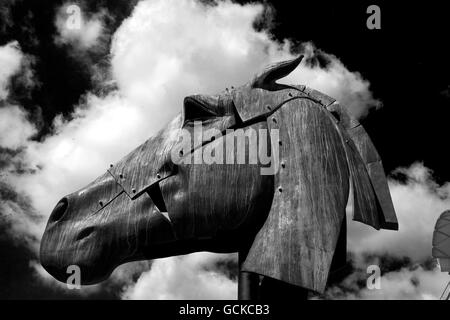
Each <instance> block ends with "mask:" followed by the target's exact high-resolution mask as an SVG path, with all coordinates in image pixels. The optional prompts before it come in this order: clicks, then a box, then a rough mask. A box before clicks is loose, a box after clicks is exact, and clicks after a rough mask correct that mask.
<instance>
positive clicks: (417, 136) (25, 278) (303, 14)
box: [0, 0, 450, 298]
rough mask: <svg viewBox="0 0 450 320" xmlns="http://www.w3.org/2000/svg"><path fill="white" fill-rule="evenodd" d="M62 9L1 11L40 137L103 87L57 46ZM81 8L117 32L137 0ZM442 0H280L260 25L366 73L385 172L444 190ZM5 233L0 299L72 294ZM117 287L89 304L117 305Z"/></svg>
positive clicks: (18, 88)
mask: <svg viewBox="0 0 450 320" xmlns="http://www.w3.org/2000/svg"><path fill="white" fill-rule="evenodd" d="M238 2H240V1H238ZM63 3H64V2H63V1H20V0H17V1H5V0H2V2H1V4H0V11H1V13H0V45H4V44H6V43H8V42H9V41H11V40H18V41H19V43H20V46H21V48H22V51H23V52H26V53H29V54H32V55H34V56H35V57H36V61H35V64H34V65H33V69H34V70H35V75H36V78H37V79H38V80H39V85H38V86H36V87H34V88H32V89H31V90H29V89H28V88H26V87H24V86H23V84H22V83H20V81H16V82H15V81H14V80H13V88H12V90H11V92H12V93H13V94H14V95H13V97H12V98H13V99H14V100H16V101H17V102H18V103H20V104H21V105H22V106H24V107H25V108H26V109H27V110H28V111H29V112H30V113H31V114H32V115H33V120H34V122H36V123H37V124H38V125H39V128H40V130H41V131H40V133H39V134H38V136H37V137H36V139H42V138H43V137H45V135H46V134H48V133H49V130H50V124H51V123H52V120H53V118H54V117H55V116H56V115H57V114H61V113H62V114H64V115H65V116H69V115H70V112H71V111H72V108H73V106H74V105H75V104H76V103H77V102H78V101H79V99H80V96H81V95H82V94H83V93H84V92H86V91H87V90H95V85H96V84H95V83H94V82H93V80H92V78H91V76H90V72H89V71H88V70H87V68H86V67H85V66H83V65H80V59H76V58H75V57H73V56H71V55H70V54H68V51H67V50H65V48H64V46H56V45H55V44H54V41H53V35H54V34H55V32H56V30H55V25H54V16H55V10H56V8H58V7H59V6H60V5H61V4H63ZM82 3H83V4H84V6H85V8H84V9H85V10H88V11H92V12H96V11H98V10H99V9H100V8H107V9H108V12H109V13H110V17H109V19H107V20H106V24H107V29H108V30H109V33H110V35H111V34H113V33H114V30H115V29H116V28H117V27H118V26H120V24H121V22H122V21H123V19H124V18H126V17H128V16H129V14H130V13H131V11H132V8H133V6H134V4H135V3H136V1H125V0H124V1H106V0H102V1H97V0H95V1H84V2H82ZM441 3H443V2H440V3H434V2H433V3H431V2H426V3H421V4H420V5H419V4H418V5H413V4H412V3H411V2H406V1H404V2H398V1H395V4H394V1H358V2H356V1H355V2H354V3H353V2H349V1H345V2H344V1H342V2H340V3H337V2H335V1H289V2H288V1H283V2H280V3H272V4H271V8H272V9H271V10H270V14H271V16H272V17H273V19H272V20H271V21H263V22H261V23H258V24H256V26H255V27H257V28H269V29H270V31H271V33H272V34H274V36H275V37H277V38H279V39H284V38H288V39H291V40H293V41H294V42H296V43H300V42H304V41H312V42H314V43H315V45H316V46H317V47H318V48H320V49H322V50H324V51H326V52H328V53H332V54H335V55H336V56H338V57H339V59H340V60H341V61H342V62H343V63H344V65H345V66H347V68H348V69H349V70H350V71H359V72H360V73H361V74H362V76H363V78H365V79H368V80H369V81H370V83H371V91H372V92H373V93H374V97H375V98H376V99H379V100H381V101H382V102H383V107H382V108H381V109H379V110H372V112H371V113H370V114H369V116H368V117H367V118H366V119H365V120H364V121H363V125H364V126H365V128H366V130H367V131H368V132H369V135H370V136H371V138H372V140H373V141H374V144H375V146H376V147H377V149H378V151H379V153H380V154H381V157H382V159H383V162H384V166H385V169H386V172H390V171H392V170H393V169H395V168H397V167H399V166H408V165H410V164H412V163H413V162H416V161H421V162H424V164H425V166H426V167H428V168H431V169H432V170H433V171H434V178H435V179H436V181H438V182H439V183H443V182H445V181H450V169H449V163H450V153H448V152H447V147H448V137H449V133H448V132H449V129H448V121H449V115H450V108H449V107H450V106H449V102H450V60H449V57H450V52H449V48H448V47H447V46H446V43H447V42H448V31H449V21H450V20H449V19H448V11H447V10H445V9H446V8H445V7H444V5H443V4H441ZM370 4H377V5H379V6H380V8H381V30H369V29H367V27H366V19H367V17H368V14H366V8H367V6H368V5H370ZM8 17H9V18H8ZM108 52H109V47H108V46H107V47H105V48H103V49H101V50H97V51H95V52H90V53H89V55H90V56H89V59H90V61H91V62H92V64H95V65H98V66H99V67H101V66H102V65H106V64H107V58H108ZM323 63H326V61H324V62H323ZM0 151H2V150H0ZM0 165H1V162H0ZM396 178H398V179H401V178H402V177H401V176H398V177H396ZM1 192H6V191H4V190H3V191H1ZM0 222H1V221H0ZM2 228H4V226H2V225H0V298H61V297H67V298H69V297H71V296H70V295H67V294H65V293H61V292H60V291H58V292H56V291H52V290H51V289H49V288H44V287H42V286H41V285H40V284H38V283H35V282H34V281H35V280H34V278H33V277H32V275H31V271H30V267H29V265H28V261H29V255H31V254H32V253H31V252H29V251H28V249H26V248H25V247H20V245H17V244H16V245H14V244H12V242H11V241H10V239H8V237H7V236H6V235H5V233H4V232H2V230H1V229H2ZM110 289H111V288H109V289H108V288H106V289H105V290H104V291H102V292H99V293H98V294H97V295H94V296H91V298H92V297H95V298H115V297H116V296H115V293H114V290H110Z"/></svg>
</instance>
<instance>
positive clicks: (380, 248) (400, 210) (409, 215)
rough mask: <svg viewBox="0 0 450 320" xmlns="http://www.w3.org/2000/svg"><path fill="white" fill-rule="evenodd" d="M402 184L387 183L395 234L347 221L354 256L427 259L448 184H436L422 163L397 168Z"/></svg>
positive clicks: (447, 199) (446, 203)
mask: <svg viewBox="0 0 450 320" xmlns="http://www.w3.org/2000/svg"><path fill="white" fill-rule="evenodd" d="M393 173H397V174H403V175H404V176H405V178H406V182H405V183H401V182H399V181H396V180H390V181H389V186H390V191H391V195H392V199H393V202H394V207H395V211H396V213H397V217H398V220H399V231H388V230H380V231H376V230H373V229H372V228H370V227H368V226H366V225H363V224H361V223H358V222H349V229H348V237H349V240H348V246H349V249H350V250H351V251H352V252H354V253H363V252H364V253H376V254H386V253H387V254H390V255H392V256H395V257H399V258H401V257H408V258H410V259H411V260H412V261H415V262H420V261H424V260H426V259H427V258H429V257H430V256H431V239H432V236H433V230H434V226H435V224H436V220H437V218H438V217H439V215H440V214H441V213H442V212H443V211H445V210H448V209H449V208H450V184H449V183H445V184H444V185H442V186H440V185H438V184H437V183H436V182H435V181H434V180H433V179H432V171H431V170H430V169H428V168H426V167H425V166H424V165H423V164H422V163H415V164H413V165H411V166H410V167H409V168H398V169H397V170H396V171H394V172H393Z"/></svg>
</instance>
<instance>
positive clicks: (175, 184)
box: [40, 56, 398, 299]
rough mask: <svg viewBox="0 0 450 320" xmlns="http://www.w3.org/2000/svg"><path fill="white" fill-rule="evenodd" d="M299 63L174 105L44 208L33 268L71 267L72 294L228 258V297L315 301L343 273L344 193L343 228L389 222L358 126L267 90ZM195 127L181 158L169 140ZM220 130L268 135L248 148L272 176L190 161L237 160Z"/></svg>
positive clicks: (391, 216) (325, 106)
mask: <svg viewBox="0 0 450 320" xmlns="http://www.w3.org/2000/svg"><path fill="white" fill-rule="evenodd" d="M301 60H302V56H300V57H298V58H296V59H293V60H290V61H285V62H280V63H277V64H274V65H272V66H269V67H268V68H266V69H265V70H264V71H263V72H262V73H260V74H258V75H257V76H255V77H254V79H253V80H252V81H250V82H249V83H248V84H246V85H244V86H241V87H238V88H232V89H230V90H226V91H224V92H222V93H220V94H219V95H216V96H206V95H194V96H189V97H186V98H185V100H184V107H183V112H182V114H180V115H179V116H177V117H176V118H175V119H174V120H173V121H172V122H171V123H170V124H169V125H168V126H167V127H165V128H164V129H162V130H161V131H160V132H159V133H157V134H156V135H155V136H154V137H152V138H150V139H149V140H147V141H146V142H145V143H144V144H142V145H141V146H139V147H138V148H136V149H135V150H134V151H132V152H131V153H130V154H129V155H127V156H126V157H125V158H124V159H122V160H121V161H119V162H118V163H117V164H115V165H111V166H110V168H109V169H108V170H107V172H106V173H104V174H103V175H102V176H100V177H99V178H97V179H96V180H95V181H93V182H92V183H90V184H89V185H87V186H86V187H85V188H83V189H81V190H79V191H77V192H74V193H72V194H70V195H67V196H66V197H64V198H63V199H62V200H61V201H60V202H59V203H58V204H57V205H56V207H55V209H54V210H53V212H52V214H51V216H50V218H49V221H48V224H47V228H46V230H45V233H44V235H43V238H42V242H41V251H40V255H41V263H42V265H43V266H44V268H45V269H46V270H47V271H48V272H49V273H50V274H51V275H53V276H54V277H55V278H56V279H58V280H60V281H66V278H67V274H66V269H67V267H68V266H69V265H78V266H79V267H80V269H81V273H82V277H81V281H82V284H93V283H96V282H99V281H102V280H104V279H106V278H107V277H108V276H109V275H110V273H111V272H112V271H113V270H114V268H115V267H117V266H118V265H120V264H123V263H125V262H129V261H135V260H142V259H156V258H162V257H168V256H174V255H181V254H187V253H192V252H196V251H212V252H223V253H225V252H239V267H240V270H239V272H240V276H239V294H238V296H239V298H240V299H248V298H255V297H256V298H257V297H261V295H260V294H259V293H258V290H260V284H259V280H260V278H261V279H265V280H267V281H274V282H280V283H287V284H289V285H291V286H295V287H300V288H303V289H304V290H307V291H314V292H319V293H321V292H323V291H324V290H325V287H326V284H327V279H328V277H329V274H330V273H332V272H333V270H335V269H337V268H339V267H340V265H341V264H342V263H343V262H344V263H345V255H346V248H345V246H346V229H345V212H346V205H347V201H348V198H349V193H350V189H351V190H352V193H351V194H352V195H353V197H352V203H353V206H352V208H353V219H354V220H356V221H360V222H362V223H365V224H367V225H370V226H372V227H374V228H376V229H380V228H384V229H394V230H396V229H398V224H397V218H396V215H395V212H394V208H393V205H392V200H391V197H390V194H389V189H388V185H387V180H386V177H385V174H384V171H383V167H382V164H381V160H380V157H379V155H378V153H377V151H376V150H375V147H374V146H373V144H372V142H371V140H370V138H369V137H368V135H367V133H366V132H365V130H364V128H363V127H362V126H361V125H360V124H359V122H358V121H357V120H356V119H353V118H352V117H351V116H350V115H349V113H348V112H347V111H346V109H345V107H343V106H341V105H340V104H339V103H338V102H336V101H335V100H334V99H332V98H330V97H328V96H326V95H324V94H322V93H320V92H318V91H316V90H313V89H310V88H308V87H305V86H303V85H283V84H278V83H277V82H276V81H277V80H278V79H280V78H282V77H284V76H286V75H288V74H289V73H290V72H292V71H293V70H294V69H295V68H296V67H297V66H298V64H299V63H300V61H301ZM199 122H201V125H202V127H203V129H204V130H203V134H201V135H200V136H199V135H197V136H196V137H194V139H192V140H191V142H190V145H189V148H186V143H185V142H183V141H182V140H183V139H182V138H181V136H182V135H181V132H186V131H187V132H193V130H194V124H195V123H199ZM205 129H215V131H214V132H219V133H221V134H220V135H215V136H214V135H213V136H211V135H208V134H206V132H208V130H205ZM231 129H234V130H236V131H237V129H254V131H255V132H264V131H267V132H268V131H276V132H277V135H276V138H274V136H273V135H270V134H266V135H259V136H258V137H257V138H256V140H254V141H256V144H257V146H258V147H260V146H266V147H267V149H268V151H269V152H271V161H272V162H277V164H276V166H277V168H278V167H279V169H278V170H276V171H274V172H273V174H261V168H264V167H269V166H271V165H272V166H273V163H271V164H266V163H262V162H261V161H259V160H258V161H256V162H255V161H253V162H251V161H248V162H245V161H244V163H242V162H241V163H229V162H227V161H222V162H219V161H215V162H213V163H205V162H202V163H198V162H195V161H190V160H193V159H194V158H195V157H197V156H198V155H199V153H202V152H204V151H205V149H207V148H213V149H214V152H217V151H218V150H219V148H222V149H220V151H221V152H220V153H219V152H217V153H216V154H215V159H216V160H217V156H218V155H219V156H220V157H223V158H227V159H229V158H231V159H236V158H238V157H239V156H241V155H242V153H244V155H245V157H244V158H245V159H246V160H248V159H249V154H250V153H251V152H252V151H251V150H250V149H251V147H252V142H251V139H250V138H248V139H246V140H245V143H243V144H242V143H241V144H239V143H235V144H233V145H232V147H229V144H227V143H224V142H226V139H228V141H230V140H234V139H235V138H236V136H235V135H236V131H232V130H231ZM233 135H234V136H233ZM230 138H231V139H230ZM275 151H276V152H275ZM174 155H177V158H178V161H174ZM200 157H201V155H200ZM332 262H333V264H332ZM263 282H264V280H263Z"/></svg>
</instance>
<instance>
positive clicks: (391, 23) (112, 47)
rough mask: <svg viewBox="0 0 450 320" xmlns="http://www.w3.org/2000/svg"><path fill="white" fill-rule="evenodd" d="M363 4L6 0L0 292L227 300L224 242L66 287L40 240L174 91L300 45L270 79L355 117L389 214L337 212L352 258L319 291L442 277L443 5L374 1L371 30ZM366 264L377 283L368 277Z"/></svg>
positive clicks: (416, 294)
mask: <svg viewBox="0 0 450 320" xmlns="http://www.w3.org/2000/svg"><path fill="white" fill-rule="evenodd" d="M369 4H372V3H364V2H360V3H358V4H346V5H345V6H344V5H337V4H333V3H331V2H330V3H327V4H326V5H325V4H320V5H318V4H312V3H301V5H298V6H295V7H293V6H292V5H285V6H281V5H279V4H272V3H270V2H268V1H264V2H249V3H242V2H231V1H215V2H212V1H198V0H177V1H175V0H168V1H161V0H141V1H74V2H65V1H42V2H40V3H39V4H36V3H29V2H26V1H19V0H9V1H4V2H2V4H1V5H0V17H1V19H0V229H1V232H0V252H1V253H2V254H1V255H0V298H19V299H22V298H23V299H52V298H62V299H235V298H236V295H237V282H236V281H237V280H236V276H237V255H236V254H213V253H207V252H199V253H194V254H191V255H186V256H179V257H170V258H164V259H158V260H155V261H140V262H134V263H128V264H125V265H122V266H120V267H119V268H117V269H116V270H115V271H114V273H113V274H112V275H111V277H110V279H108V280H107V281H105V282H103V283H101V284H99V285H94V286H85V287H83V288H82V289H81V290H68V289H67V288H66V286H65V285H64V284H61V283H58V282H57V281H56V280H54V279H53V278H52V277H51V276H50V275H49V274H48V273H47V272H46V271H45V270H44V269H43V268H42V267H41V266H40V264H39V261H38V248H39V243H40V238H41V236H42V233H43V230H44V228H45V224H46V221H47V219H48V216H49V214H50V212H51V210H52V208H53V207H54V205H55V204H56V203H57V201H58V200H59V199H60V198H61V197H63V196H64V195H66V194H68V193H70V192H72V191H74V190H77V189H79V188H81V187H83V186H85V185H86V184H87V183H89V182H90V181H92V180H93V179H94V178H96V177H97V176H99V175H100V174H102V173H103V172H104V170H105V168H107V166H108V165H109V163H114V162H116V161H118V160H120V159H121V158H122V157H123V156H124V155H125V154H127V153H128V152H129V151H131V150H132V149H133V148H134V147H136V146H138V145H139V144H141V143H142V142H144V141H145V140H146V139H147V138H149V137H150V136H151V135H152V134H154V133H155V132H156V131H157V130H159V129H160V128H162V127H163V126H164V125H165V124H166V123H167V122H168V121H170V120H171V119H172V118H173V117H174V116H175V115H176V114H177V113H179V112H180V111H181V107H182V101H183V98H184V97H185V96H187V95H191V94H197V93H206V94H208V93H209V94H212V93H216V92H219V91H222V90H223V89H224V88H226V87H230V86H238V85H241V84H244V83H245V82H247V81H248V80H250V79H251V77H252V76H253V74H255V73H257V72H258V71H260V70H261V69H262V68H263V67H264V66H266V65H268V64H270V63H272V62H277V61H282V60H286V59H289V58H292V57H294V56H296V55H298V54H299V53H302V54H304V55H305V59H304V61H303V62H302V64H301V65H300V66H299V67H298V68H297V69H296V70H295V71H294V72H293V73H292V74H291V75H289V76H288V77H287V78H285V79H283V81H282V82H285V83H292V84H305V85H307V86H309V87H312V88H314V89H317V90H320V91H322V92H324V93H326V94H328V95H330V96H333V97H334V98H336V99H338V100H339V101H340V102H341V103H343V104H345V105H346V106H348V108H349V110H351V112H352V113H353V114H354V115H355V116H357V117H358V118H359V119H360V120H361V121H362V123H363V125H364V127H365V128H366V130H367V131H368V133H369V135H370V136H371V138H372V140H373V141H374V144H375V146H376V147H377V149H378V151H379V153H380V155H381V157H382V159H383V163H384V167H385V171H386V173H387V174H388V177H389V187H390V191H391V195H392V198H393V202H394V206H395V209H396V212H397V215H398V219H399V225H400V230H399V231H398V232H394V231H375V230H373V229H371V228H370V227H367V226H364V225H362V224H360V223H357V222H352V221H351V219H348V220H349V221H348V251H349V253H348V260H349V265H350V266H351V268H350V269H349V271H348V274H346V277H345V278H344V279H342V281H341V282H339V283H336V284H334V285H333V286H331V287H330V288H328V290H327V291H326V292H325V294H324V295H322V296H318V297H316V298H320V299H324V298H325V299H437V298H439V296H440V294H441V292H442V290H443V289H444V287H445V285H446V283H447V282H448V280H450V279H449V278H448V275H446V274H444V273H441V272H440V270H439V268H438V266H437V265H436V262H435V261H434V260H433V259H432V258H431V237H432V232H433V229H434V224H435V222H436V219H437V217H438V216H439V215H440V214H441V213H442V211H444V210H446V209H449V208H450V196H449V192H450V184H449V183H448V181H450V170H448V165H447V164H448V163H449V160H450V159H449V158H448V157H449V155H448V154H446V153H445V149H446V148H445V146H446V145H447V144H448V143H447V139H448V133H447V130H446V121H447V119H448V115H449V99H450V95H449V88H450V82H449V80H450V79H449V74H450V73H449V72H448V71H449V64H450V63H449V61H447V57H448V49H446V48H445V47H444V46H443V44H442V42H443V40H442V39H443V38H442V35H443V34H445V32H444V31H445V30H446V29H445V28H446V27H448V26H447V25H445V19H444V20H440V19H438V18H436V15H442V14H443V13H442V10H439V8H436V9H434V10H436V11H431V9H423V8H422V9H421V10H419V9H418V8H415V7H409V6H399V7H394V6H393V5H392V4H390V5H388V4H387V3H386V2H379V6H380V7H381V13H382V16H381V19H382V20H381V21H382V22H381V24H382V27H381V30H369V29H367V27H366V19H367V17H368V15H367V14H366V8H367V6H368V5H369ZM73 5H76V6H77V7H78V8H80V13H81V16H82V20H81V22H80V24H79V25H78V28H75V29H73V28H71V27H70V24H68V21H69V22H70V20H68V19H69V18H70V15H69V14H68V10H70V8H71V6H73ZM419 18H420V19H419ZM371 264H377V265H379V266H380V267H381V271H382V278H381V289H380V290H369V289H367V288H366V286H365V281H366V279H367V277H368V275H367V272H366V269H367V266H368V265H371Z"/></svg>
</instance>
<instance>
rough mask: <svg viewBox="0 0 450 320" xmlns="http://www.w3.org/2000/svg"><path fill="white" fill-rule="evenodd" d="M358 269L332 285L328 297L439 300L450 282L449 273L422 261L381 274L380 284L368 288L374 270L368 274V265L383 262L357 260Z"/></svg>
mask: <svg viewBox="0 0 450 320" xmlns="http://www.w3.org/2000/svg"><path fill="white" fill-rule="evenodd" d="M356 260H357V261H356V262H355V265H354V267H355V271H354V272H353V273H352V274H351V275H350V276H348V277H347V278H346V279H345V280H344V281H343V282H342V283H340V284H339V285H337V286H333V287H331V288H329V289H328V290H327V291H326V293H325V295H324V298H327V299H352V300H353V299H364V300H436V299H439V298H440V297H441V294H442V292H443V290H444V288H445V286H446V285H447V283H448V282H449V280H450V278H449V276H448V274H447V273H444V272H441V271H440V270H439V268H438V267H436V266H433V267H432V268H431V269H429V268H426V267H424V266H422V265H420V264H408V265H407V266H404V267H401V268H399V269H398V270H392V271H387V272H382V273H381V278H380V287H379V288H378V289H376V288H374V289H369V288H368V286H367V285H366V284H367V281H368V280H369V281H370V279H369V276H370V275H371V274H372V273H370V274H369V273H367V267H368V266H369V265H380V264H382V262H381V261H380V260H379V259H377V258H375V259H373V258H372V259H369V260H366V259H361V258H358V259H356Z"/></svg>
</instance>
